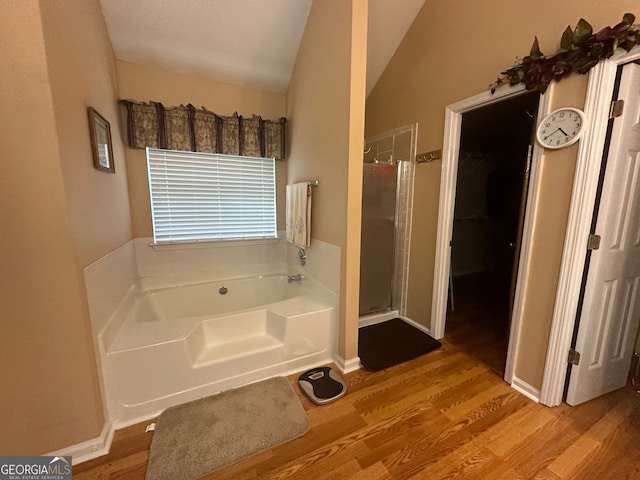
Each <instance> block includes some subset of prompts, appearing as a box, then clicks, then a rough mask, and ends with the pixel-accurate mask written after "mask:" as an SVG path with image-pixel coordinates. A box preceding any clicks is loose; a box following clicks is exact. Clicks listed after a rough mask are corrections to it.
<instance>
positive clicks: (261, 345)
mask: <svg viewBox="0 0 640 480" xmlns="http://www.w3.org/2000/svg"><path fill="white" fill-rule="evenodd" d="M283 346H284V343H283V342H282V341H281V340H279V339H277V338H275V337H272V336H271V335H267V334H265V335H258V336H255V337H249V338H243V339H242V340H237V341H235V342H228V343H222V344H219V345H208V346H206V347H205V348H204V349H203V350H202V351H201V352H200V354H199V355H198V357H197V358H196V360H195V361H194V362H193V366H194V367H198V366H201V365H209V364H211V363H216V362H221V361H228V360H231V359H234V358H239V357H246V356H247V355H251V354H252V353H259V352H264V351H267V350H273V349H276V348H282V347H283Z"/></svg>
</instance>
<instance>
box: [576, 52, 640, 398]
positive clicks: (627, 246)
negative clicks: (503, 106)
mask: <svg viewBox="0 0 640 480" xmlns="http://www.w3.org/2000/svg"><path fill="white" fill-rule="evenodd" d="M618 98H619V99H623V100H624V103H625V105H624V111H623V114H622V116H621V117H618V118H617V119H616V120H615V121H614V125H613V130H612V137H611V145H610V147H609V155H608V160H607V166H606V173H605V177H604V184H603V189H602V196H601V201H600V207H599V210H598V217H597V223H596V234H598V235H600V237H601V242H600V248H599V249H598V250H594V251H592V252H591V261H590V264H589V267H588V268H589V270H588V274H587V282H586V286H585V295H584V300H583V303H582V313H581V317H580V323H579V328H578V336H577V340H576V348H575V349H576V351H578V352H579V353H580V355H581V357H580V363H579V365H573V366H572V368H571V377H570V380H569V388H568V391H567V403H568V404H570V405H577V404H579V403H582V402H586V401H588V400H591V399H592V398H595V397H598V396H600V395H604V394H605V393H608V392H611V391H613V390H616V389H618V388H621V387H623V386H624V385H625V384H626V382H627V375H628V373H629V367H630V364H631V357H632V354H633V347H634V345H633V343H634V338H635V334H636V331H637V329H638V323H639V321H640V299H639V298H638V294H639V289H640V65H636V64H628V65H625V67H624V69H623V74H622V79H621V83H620V92H619V95H618Z"/></svg>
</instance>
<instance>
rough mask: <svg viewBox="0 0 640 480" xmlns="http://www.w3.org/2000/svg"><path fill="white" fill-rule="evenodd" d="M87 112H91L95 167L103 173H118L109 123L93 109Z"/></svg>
mask: <svg viewBox="0 0 640 480" xmlns="http://www.w3.org/2000/svg"><path fill="white" fill-rule="evenodd" d="M87 110H88V112H89V132H90V134H91V150H92V151H93V166H94V167H95V168H97V169H98V170H102V171H103V172H109V173H116V169H115V167H114V165H113V146H112V145H111V127H110V126H109V122H107V120H106V119H105V118H104V117H103V116H102V115H100V114H99V113H98V112H97V111H96V110H95V109H93V108H92V107H89V108H88V109H87Z"/></svg>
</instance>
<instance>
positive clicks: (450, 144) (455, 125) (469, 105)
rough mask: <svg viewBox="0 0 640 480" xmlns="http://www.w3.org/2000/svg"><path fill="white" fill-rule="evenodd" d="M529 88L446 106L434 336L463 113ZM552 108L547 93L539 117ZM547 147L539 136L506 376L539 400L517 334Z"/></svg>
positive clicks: (445, 280)
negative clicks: (526, 379) (521, 370)
mask: <svg viewBox="0 0 640 480" xmlns="http://www.w3.org/2000/svg"><path fill="white" fill-rule="evenodd" d="M527 92H528V91H527V90H526V89H525V87H524V86H523V85H521V84H519V85H516V86H504V87H501V88H499V89H497V90H496V91H495V93H493V94H492V93H491V92H488V91H487V92H483V93H481V94H478V95H475V96H473V97H470V98H467V99H465V100H462V101H460V102H457V103H454V104H451V105H448V106H447V107H446V109H445V127H444V141H443V146H442V173H441V177H440V198H439V207H438V230H437V236H436V253H435V265H434V278H433V296H432V306H431V328H430V333H431V335H432V336H433V337H434V338H442V337H443V336H444V330H445V323H446V314H447V294H448V289H449V269H450V266H451V246H450V241H451V238H452V233H453V216H454V209H455V200H456V187H457V174H458V156H459V154H460V133H461V128H462V115H463V114H464V113H467V112H470V111H472V110H476V109H478V108H482V107H485V106H488V105H490V104H492V103H497V102H500V101H502V100H506V99H508V98H511V97H515V96H518V95H521V94H523V93H527ZM549 108H550V99H549V95H547V94H544V95H541V96H540V101H539V105H538V118H542V117H544V116H545V115H546V114H547V113H549ZM542 153H543V149H542V148H540V147H539V146H538V145H537V144H536V143H535V142H534V144H533V151H532V153H531V172H530V178H529V190H528V193H527V203H526V205H527V207H526V212H525V218H524V225H523V229H522V243H521V246H520V259H519V262H518V275H517V280H516V291H515V297H514V304H513V313H512V317H511V330H510V332H509V347H508V351H507V364H506V367H505V374H504V379H505V381H506V382H508V383H509V384H511V385H512V386H514V387H516V388H518V390H519V391H522V393H524V394H525V395H527V396H529V397H530V398H533V399H535V400H537V395H538V393H539V392H535V391H532V389H531V388H529V387H528V385H526V384H524V383H523V382H519V381H518V380H517V379H516V378H515V377H514V363H515V359H516V358H517V345H518V342H517V339H518V335H519V332H520V319H521V316H522V310H523V306H524V305H523V292H524V291H526V281H527V278H528V275H527V271H528V270H529V265H530V247H531V239H532V233H533V220H534V219H535V215H536V210H537V205H538V196H539V189H540V188H539V184H540V160H541V157H542Z"/></svg>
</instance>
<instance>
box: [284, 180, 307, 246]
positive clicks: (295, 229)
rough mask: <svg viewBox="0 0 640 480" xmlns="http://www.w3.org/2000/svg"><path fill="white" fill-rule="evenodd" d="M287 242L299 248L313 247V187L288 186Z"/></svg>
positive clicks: (301, 185) (304, 183)
mask: <svg viewBox="0 0 640 480" xmlns="http://www.w3.org/2000/svg"><path fill="white" fill-rule="evenodd" d="M286 217H287V240H289V241H290V242H292V243H293V244H295V245H297V246H299V247H308V246H310V245H311V186H310V185H309V184H308V183H307V182H302V183H294V184H293V185H287V212H286Z"/></svg>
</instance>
